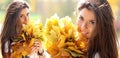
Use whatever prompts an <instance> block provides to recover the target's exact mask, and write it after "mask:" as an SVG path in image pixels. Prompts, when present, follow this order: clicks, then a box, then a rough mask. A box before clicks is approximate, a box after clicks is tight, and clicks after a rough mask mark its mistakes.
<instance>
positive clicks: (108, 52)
mask: <svg viewBox="0 0 120 58" xmlns="http://www.w3.org/2000/svg"><path fill="white" fill-rule="evenodd" d="M77 9H78V16H77V17H78V18H77V26H78V31H80V32H81V33H82V35H83V36H84V37H85V38H87V43H86V44H87V58H118V49H117V36H116V30H115V28H114V26H115V25H114V17H113V13H112V10H111V7H110V5H109V3H108V1H107V0H85V1H84V2H82V3H80V4H79V5H78V8H77Z"/></svg>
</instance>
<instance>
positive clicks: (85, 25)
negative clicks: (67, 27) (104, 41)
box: [81, 22, 87, 30]
mask: <svg viewBox="0 0 120 58" xmlns="http://www.w3.org/2000/svg"><path fill="white" fill-rule="evenodd" d="M85 29H87V23H85V22H83V23H82V24H81V30H85Z"/></svg>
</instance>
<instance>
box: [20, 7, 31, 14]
mask: <svg viewBox="0 0 120 58" xmlns="http://www.w3.org/2000/svg"><path fill="white" fill-rule="evenodd" d="M24 13H29V9H28V8H23V9H22V10H21V12H20V14H24Z"/></svg>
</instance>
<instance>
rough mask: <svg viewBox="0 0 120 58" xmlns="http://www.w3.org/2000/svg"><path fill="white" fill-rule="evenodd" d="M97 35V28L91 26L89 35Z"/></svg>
mask: <svg viewBox="0 0 120 58" xmlns="http://www.w3.org/2000/svg"><path fill="white" fill-rule="evenodd" d="M95 35H96V31H95V28H90V29H89V37H94V36H95Z"/></svg>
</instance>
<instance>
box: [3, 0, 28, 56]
mask: <svg viewBox="0 0 120 58" xmlns="http://www.w3.org/2000/svg"><path fill="white" fill-rule="evenodd" d="M23 8H29V5H28V3H26V2H25V1H17V0H16V1H13V2H12V3H10V4H9V6H8V8H7V11H6V16H5V20H4V23H3V29H2V32H1V49H2V55H4V53H5V52H4V51H5V43H6V42H8V44H9V45H7V46H8V50H9V51H8V54H10V45H11V37H12V36H14V35H16V34H18V33H20V32H21V28H22V23H21V21H20V18H19V15H20V12H21V10H22V9H23Z"/></svg>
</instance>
